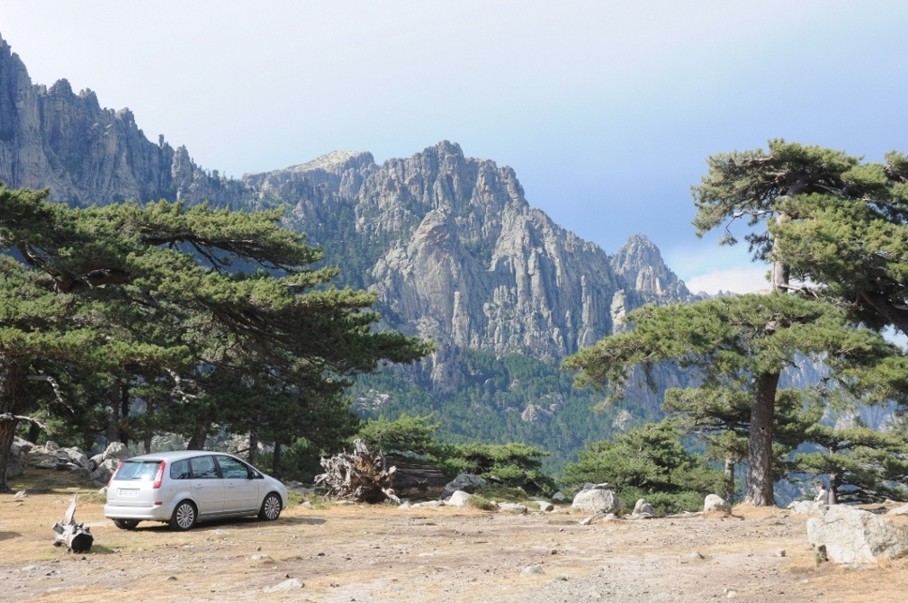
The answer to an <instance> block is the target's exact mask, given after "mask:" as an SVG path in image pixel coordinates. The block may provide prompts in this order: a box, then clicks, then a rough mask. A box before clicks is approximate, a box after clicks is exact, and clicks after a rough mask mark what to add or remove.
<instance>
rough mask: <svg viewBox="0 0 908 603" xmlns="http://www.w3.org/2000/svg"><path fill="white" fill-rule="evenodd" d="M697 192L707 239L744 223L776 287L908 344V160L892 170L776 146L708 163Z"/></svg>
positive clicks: (895, 156) (697, 221) (894, 156)
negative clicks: (842, 309) (829, 305)
mask: <svg viewBox="0 0 908 603" xmlns="http://www.w3.org/2000/svg"><path fill="white" fill-rule="evenodd" d="M707 163H708V172H707V175H706V176H704V177H703V179H702V181H701V183H700V184H699V185H698V186H696V187H694V189H693V195H694V203H695V205H696V207H697V215H696V217H695V218H694V226H695V228H696V231H697V234H698V235H702V234H704V233H706V232H708V231H710V230H712V229H714V228H717V227H720V226H722V225H724V227H725V235H724V236H723V238H722V243H724V244H734V243H736V242H737V241H736V237H735V236H734V235H733V234H732V225H733V224H734V223H735V222H737V221H739V220H743V221H745V222H746V226H747V227H748V228H749V229H750V231H749V232H748V233H747V234H746V236H745V238H746V240H747V242H748V243H749V245H750V250H751V252H753V255H754V258H755V259H758V260H767V261H772V262H774V263H775V266H776V268H777V269H776V270H775V271H774V274H776V273H779V272H783V273H784V274H776V275H775V276H774V279H773V282H774V283H777V284H779V285H780V286H783V287H791V285H790V284H789V279H788V277H789V276H790V277H791V278H792V279H795V280H796V281H798V282H799V283H800V284H798V285H797V286H796V287H793V288H796V289H798V290H801V291H809V292H810V293H812V294H815V295H823V296H826V297H829V298H830V299H834V300H837V301H838V302H841V303H845V304H846V305H847V307H848V308H849V310H850V311H851V314H852V316H853V317H854V318H856V319H857V320H860V321H861V322H863V323H864V324H866V325H868V326H871V327H873V328H882V327H884V326H887V325H891V326H893V327H895V328H896V329H899V330H900V331H902V333H905V334H908V157H906V156H904V155H902V154H901V153H896V152H892V153H889V154H888V155H886V160H885V163H864V162H862V160H861V158H859V157H853V156H850V155H847V154H846V153H844V152H841V151H834V150H830V149H825V148H822V147H817V146H804V145H800V144H797V143H787V142H785V141H784V140H771V141H769V145H768V150H763V149H756V150H751V151H742V152H738V151H736V152H733V153H722V154H718V155H715V156H712V157H710V158H709V159H708V160H707Z"/></svg>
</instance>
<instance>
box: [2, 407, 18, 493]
mask: <svg viewBox="0 0 908 603" xmlns="http://www.w3.org/2000/svg"><path fill="white" fill-rule="evenodd" d="M7 416H8V417H9V418H7ZM16 423H17V421H16V419H14V418H13V416H12V415H0V494H2V493H6V492H9V491H10V489H9V484H7V482H6V468H7V467H8V466H9V453H10V450H11V449H12V447H13V440H14V439H15V437H16Z"/></svg>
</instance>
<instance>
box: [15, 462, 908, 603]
mask: <svg viewBox="0 0 908 603" xmlns="http://www.w3.org/2000/svg"><path fill="white" fill-rule="evenodd" d="M42 483H43V484H44V485H42ZM13 485H14V486H16V487H19V488H21V487H23V486H24V487H26V488H28V487H29V486H31V487H32V492H30V493H29V494H28V496H27V497H26V498H24V499H17V498H15V497H14V496H13V495H8V494H7V495H0V579H2V582H0V601H42V602H48V603H50V602H66V603H78V602H82V601H85V602H89V601H90V602H92V603H95V602H100V601H122V600H124V596H125V597H134V598H136V599H137V600H140V601H141V602H142V603H148V602H153V601H180V602H186V601H190V602H191V601H235V602H241V601H256V602H258V601H264V602H269V601H302V602H319V603H341V602H351V601H357V602H366V603H385V602H389V603H390V602H394V603H408V602H414V603H415V602H430V601H431V602H442V601H443V602H468V603H484V602H492V601H495V602H522V603H557V602H561V601H564V602H570V603H584V602H588V601H590V602H591V601H634V602H647V601H671V602H673V603H687V602H691V603H703V602H705V601H719V600H735V601H752V602H773V603H786V602H796V601H797V602H804V601H823V602H824V603H828V602H855V601H873V602H874V603H887V602H892V603H896V602H898V603H902V602H904V601H905V600H906V597H908V595H906V593H908V560H904V559H902V560H898V561H894V562H890V563H887V564H882V565H879V566H873V567H869V568H862V569H855V568H847V567H837V566H834V565H832V564H830V563H821V564H817V562H816V560H815V557H814V555H813V552H812V551H811V550H810V548H809V546H808V545H807V537H806V529H805V523H806V520H807V518H806V517H804V516H796V515H790V514H789V512H788V511H786V510H782V509H753V508H747V507H738V508H736V509H735V511H734V512H733V514H732V516H724V517H723V516H700V515H693V516H684V517H669V518H660V519H649V520H631V519H618V520H612V521H601V520H600V521H597V522H594V523H592V524H591V525H581V523H580V522H581V521H582V520H583V519H585V517H586V516H585V515H582V514H577V513H571V512H570V511H569V509H568V508H567V507H562V508H557V509H556V510H555V511H554V512H549V513H542V512H530V513H528V514H526V515H514V514H509V513H502V512H497V513H490V512H485V511H480V510H477V509H472V508H455V507H439V508H422V507H416V508H410V509H403V508H398V507H393V506H385V505H377V506H365V505H364V506H360V505H354V506H347V505H328V506H316V507H314V508H312V507H307V506H303V505H299V504H297V505H293V506H291V508H288V509H286V510H285V511H284V513H283V514H282V515H281V518H280V519H279V520H278V521H277V522H271V523H268V522H259V521H256V520H254V519H241V520H234V521H230V522H222V523H215V524H202V525H201V526H199V527H197V528H196V529H194V530H191V531H189V532H182V533H181V532H174V531H171V530H169V529H168V528H167V527H166V526H164V525H163V524H158V523H143V524H140V526H139V529H137V530H135V531H131V532H130V531H123V530H119V529H117V528H115V527H114V526H113V524H112V523H111V522H110V521H108V520H106V519H105V518H104V515H103V498H102V497H101V496H98V495H97V494H95V493H94V492H93V491H92V490H89V489H87V488H84V487H82V488H80V487H79V486H77V485H72V484H69V485H67V484H60V483H54V484H53V485H50V486H49V485H47V480H46V479H45V480H44V482H42V480H41V479H40V478H39V479H38V480H37V481H36V480H35V478H34V476H32V478H30V481H28V480H27V481H26V482H21V483H17V482H16V481H15V480H14V481H13ZM76 493H79V494H80V499H79V500H80V502H79V506H78V509H77V511H76V521H79V522H84V523H85V524H86V525H88V526H90V527H91V530H92V533H93V535H94V539H95V540H94V546H93V547H92V549H91V551H90V552H88V553H84V554H73V553H70V552H67V551H66V550H65V549H64V548H58V547H54V546H53V531H52V530H51V526H53V524H54V523H55V522H57V521H60V520H62V518H63V514H64V512H65V510H66V507H67V505H68V504H69V501H70V500H71V499H72V496H73V494H76ZM293 580H295V581H296V582H291V581H293ZM282 587H283V588H285V589H286V590H283V589H282Z"/></svg>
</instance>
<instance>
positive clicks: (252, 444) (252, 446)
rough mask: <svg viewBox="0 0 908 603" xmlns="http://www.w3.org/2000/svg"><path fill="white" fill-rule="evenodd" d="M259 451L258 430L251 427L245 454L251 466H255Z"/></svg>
mask: <svg viewBox="0 0 908 603" xmlns="http://www.w3.org/2000/svg"><path fill="white" fill-rule="evenodd" d="M258 451H259V433H258V429H257V428H256V427H255V426H253V428H252V431H250V432H249V452H247V453H246V458H247V459H248V460H249V462H250V463H251V464H253V465H254V464H255V460H256V456H257V455H258Z"/></svg>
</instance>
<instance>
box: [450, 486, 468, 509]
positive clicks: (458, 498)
mask: <svg viewBox="0 0 908 603" xmlns="http://www.w3.org/2000/svg"><path fill="white" fill-rule="evenodd" d="M471 498H473V495H472V494H470V493H468V492H464V491H463V490H455V491H454V493H453V494H451V496H449V497H448V498H446V499H445V504H446V505H448V506H451V507H465V506H467V505H468V504H470V499H471Z"/></svg>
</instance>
